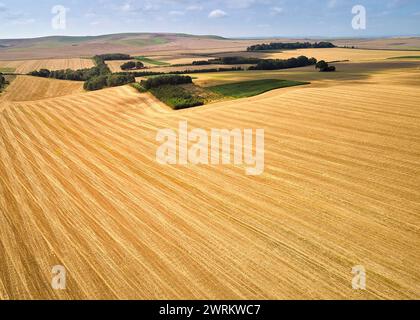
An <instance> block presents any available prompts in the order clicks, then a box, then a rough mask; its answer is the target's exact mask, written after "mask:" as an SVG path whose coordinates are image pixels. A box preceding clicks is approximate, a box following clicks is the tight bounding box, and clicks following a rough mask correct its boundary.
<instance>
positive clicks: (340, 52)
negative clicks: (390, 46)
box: [253, 48, 419, 62]
mask: <svg viewBox="0 0 420 320" xmlns="http://www.w3.org/2000/svg"><path fill="white" fill-rule="evenodd" d="M253 54H254V55H256V56H263V57H264V58H270V59H289V58H293V57H298V56H301V55H303V56H307V57H314V58H316V59H318V60H325V61H339V60H350V61H352V62H365V61H375V60H384V59H388V58H394V57H401V56H418V55H419V52H418V51H392V50H368V49H346V48H328V49H299V50H285V51H283V52H275V53H264V52H257V53H253Z"/></svg>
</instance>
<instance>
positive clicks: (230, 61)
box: [192, 56, 261, 66]
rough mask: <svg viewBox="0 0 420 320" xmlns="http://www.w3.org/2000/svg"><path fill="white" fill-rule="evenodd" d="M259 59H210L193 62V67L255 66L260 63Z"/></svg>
mask: <svg viewBox="0 0 420 320" xmlns="http://www.w3.org/2000/svg"><path fill="white" fill-rule="evenodd" d="M260 61H261V59H259V58H247V57H239V56H238V57H222V58H218V59H210V60H201V61H193V63H192V65H193V66H203V65H211V64H227V65H232V64H256V63H258V62H260Z"/></svg>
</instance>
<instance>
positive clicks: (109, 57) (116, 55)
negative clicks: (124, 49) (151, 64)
mask: <svg viewBox="0 0 420 320" xmlns="http://www.w3.org/2000/svg"><path fill="white" fill-rule="evenodd" d="M94 58H100V59H102V60H103V61H111V60H132V59H133V57H132V56H130V55H129V54H124V53H106V54H100V55H96V56H95V57H94Z"/></svg>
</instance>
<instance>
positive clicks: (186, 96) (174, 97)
mask: <svg viewBox="0 0 420 320" xmlns="http://www.w3.org/2000/svg"><path fill="white" fill-rule="evenodd" d="M139 91H140V90H139ZM150 92H151V93H152V94H153V95H154V96H155V97H156V98H158V99H159V100H160V101H162V102H164V103H165V104H167V105H168V106H170V107H171V108H172V109H174V110H180V109H186V108H192V107H197V106H202V105H203V104H204V100H203V99H202V98H201V97H200V96H196V95H194V94H193V93H192V92H189V91H187V90H186V89H185V88H183V87H182V86H180V85H163V86H160V87H157V88H152V89H150Z"/></svg>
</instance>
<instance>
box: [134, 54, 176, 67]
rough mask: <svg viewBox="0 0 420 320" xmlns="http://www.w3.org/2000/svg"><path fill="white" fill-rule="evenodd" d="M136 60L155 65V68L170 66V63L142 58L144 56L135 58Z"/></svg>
mask: <svg viewBox="0 0 420 320" xmlns="http://www.w3.org/2000/svg"><path fill="white" fill-rule="evenodd" d="M134 59H136V60H139V61H141V62H144V63H149V64H153V65H155V66H168V65H169V63H167V62H163V61H158V60H153V59H150V58H147V57H142V56H140V57H134Z"/></svg>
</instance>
